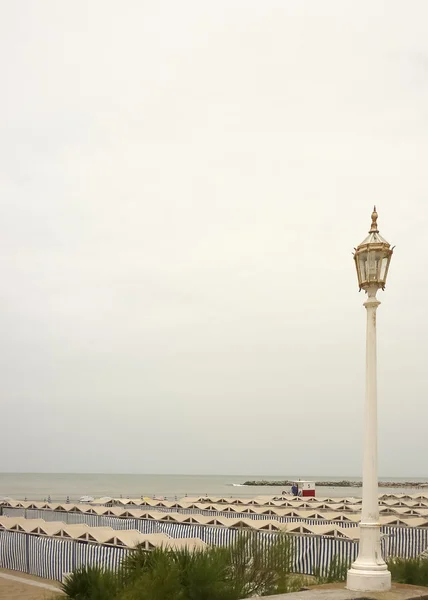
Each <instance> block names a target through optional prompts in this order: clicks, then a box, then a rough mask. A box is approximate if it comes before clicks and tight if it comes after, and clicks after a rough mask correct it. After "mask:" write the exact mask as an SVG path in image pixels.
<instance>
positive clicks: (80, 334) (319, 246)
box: [0, 0, 428, 478]
mask: <svg viewBox="0 0 428 600" xmlns="http://www.w3.org/2000/svg"><path fill="white" fill-rule="evenodd" d="M427 21H428V4H427V3H426V2H425V0H409V1H408V2H402V1H396V0H384V1H383V0H361V1H360V2H353V1H350V0H323V2H320V1H319V0H299V1H297V0H294V1H287V0H263V1H262V0H216V1H215V2H211V1H207V0H181V1H180V2H178V1H177V0H156V1H155V0H150V1H148V0H123V1H122V2H115V1H111V0H89V1H87V0H74V1H73V2H58V1H57V0H35V1H34V0H21V2H2V3H1V4H0V69H1V74H2V93H1V94H0V130H1V136H0V262H1V279H2V284H1V287H0V290H1V291H0V381H1V398H2V409H1V421H2V425H3V426H2V434H1V436H0V471H3V472H14V471H17V472H18V471H19V472H89V473H90V472H106V473H109V472H110V473H189V474H192V473H195V474H210V473H213V474H214V473H218V474H240V473H246V474H251V473H254V474H257V473H258V474H260V473H266V474H276V475H284V476H286V475H287V474H293V475H302V476H304V475H305V474H311V475H332V476H333V475H355V476H357V475H360V474H361V470H362V435H363V432H362V423H363V405H364V386H365V384H364V377H365V375H364V372H365V371H364V369H365V310H364V307H363V302H364V295H363V292H361V293H358V285H357V278H356V273H355V267H354V263H353V259H352V252H353V248H354V247H355V246H357V245H358V244H359V243H360V242H361V241H362V240H363V239H364V237H365V236H366V235H367V231H368V229H369V227H370V214H371V211H372V208H373V205H374V204H376V206H377V209H378V213H379V229H380V233H381V235H383V236H384V237H385V238H386V239H387V240H388V241H389V242H390V243H391V244H392V245H396V249H395V250H394V255H393V258H392V262H391V267H390V271H389V278H388V282H387V287H386V290H385V292H380V293H379V299H380V300H381V302H382V304H381V306H380V307H379V309H378V404H379V406H378V408H379V474H380V475H381V476H396V477H400V476H401V477H411V476H413V477H427V478H428V466H427V462H426V457H427V455H428V435H427V423H428V402H427V396H428V375H427V356H428V319H427V312H426V311H427V306H428V269H427V268H426V262H427V253H428V250H427V243H426V237H427V230H428V202H427V199H428V171H427V153H428V36H427V35H426V23H427Z"/></svg>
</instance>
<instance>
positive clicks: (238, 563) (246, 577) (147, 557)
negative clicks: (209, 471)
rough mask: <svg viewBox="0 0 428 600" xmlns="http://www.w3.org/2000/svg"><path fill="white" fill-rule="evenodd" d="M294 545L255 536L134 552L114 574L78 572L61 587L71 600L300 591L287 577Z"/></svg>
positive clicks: (203, 598) (215, 598) (181, 599)
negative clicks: (217, 543) (215, 543)
mask: <svg viewBox="0 0 428 600" xmlns="http://www.w3.org/2000/svg"><path fill="white" fill-rule="evenodd" d="M293 548H294V545H293V543H292V541H291V538H290V537H289V536H287V535H285V534H273V535H272V539H271V540H270V542H269V544H266V542H265V541H264V540H262V539H260V536H258V535H257V534H256V533H248V534H242V535H239V536H238V537H237V539H236V541H235V542H234V543H233V544H231V545H230V546H228V547H207V548H204V549H203V550H195V551H193V550H189V549H187V548H180V549H169V548H157V549H155V550H152V551H150V552H147V551H146V550H145V549H144V548H142V547H137V548H136V549H135V550H134V551H133V552H131V553H129V555H128V556H127V557H126V558H125V560H124V561H123V563H122V567H121V569H120V572H119V573H118V574H114V573H112V572H110V571H103V570H102V569H94V568H92V567H88V568H83V569H78V570H77V571H75V572H74V573H73V574H72V575H71V576H70V577H69V578H68V579H67V581H66V582H65V583H64V585H63V591H64V592H65V594H66V598H69V599H70V600H241V599H242V598H250V597H252V596H255V595H259V596H261V595H272V594H279V593H285V592H289V591H295V590H298V589H300V586H301V578H300V577H299V576H296V575H291V560H292V557H293Z"/></svg>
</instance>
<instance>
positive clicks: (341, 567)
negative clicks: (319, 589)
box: [314, 554, 351, 585]
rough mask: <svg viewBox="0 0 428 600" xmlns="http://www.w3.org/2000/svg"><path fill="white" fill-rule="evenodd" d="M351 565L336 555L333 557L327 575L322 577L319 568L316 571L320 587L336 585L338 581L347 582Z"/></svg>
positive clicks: (315, 574)
mask: <svg viewBox="0 0 428 600" xmlns="http://www.w3.org/2000/svg"><path fill="white" fill-rule="evenodd" d="M350 566H351V563H350V562H349V561H347V560H341V559H340V558H339V557H338V556H337V555H336V554H335V555H334V556H333V557H332V559H331V561H330V564H329V565H328V569H327V573H326V574H325V575H321V571H320V569H319V568H317V569H314V576H315V579H316V583H317V584H318V585H320V584H323V583H336V582H338V581H346V577H347V574H348V569H349V568H350Z"/></svg>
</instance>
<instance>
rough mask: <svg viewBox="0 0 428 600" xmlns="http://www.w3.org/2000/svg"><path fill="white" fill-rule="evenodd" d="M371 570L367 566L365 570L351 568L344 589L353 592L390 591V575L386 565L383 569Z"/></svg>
mask: <svg viewBox="0 0 428 600" xmlns="http://www.w3.org/2000/svg"><path fill="white" fill-rule="evenodd" d="M376 567H377V568H376V569H374V570H371V569H370V567H369V566H367V568H366V569H354V568H353V567H351V568H350V569H349V571H348V576H347V579H346V588H347V589H348V590H352V591H353V592H387V591H388V590H390V589H391V573H390V572H389V571H388V569H387V567H386V565H385V569H382V570H379V566H378V565H376Z"/></svg>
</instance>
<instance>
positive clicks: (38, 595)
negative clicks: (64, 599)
mask: <svg viewBox="0 0 428 600" xmlns="http://www.w3.org/2000/svg"><path fill="white" fill-rule="evenodd" d="M52 588H54V589H56V590H58V591H53V589H52ZM58 594H59V584H58V582H57V581H49V580H47V579H41V578H40V577H32V576H30V575H25V573H20V572H19V571H7V570H5V569H0V600H54V599H55V600H56V598H57V597H58Z"/></svg>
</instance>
